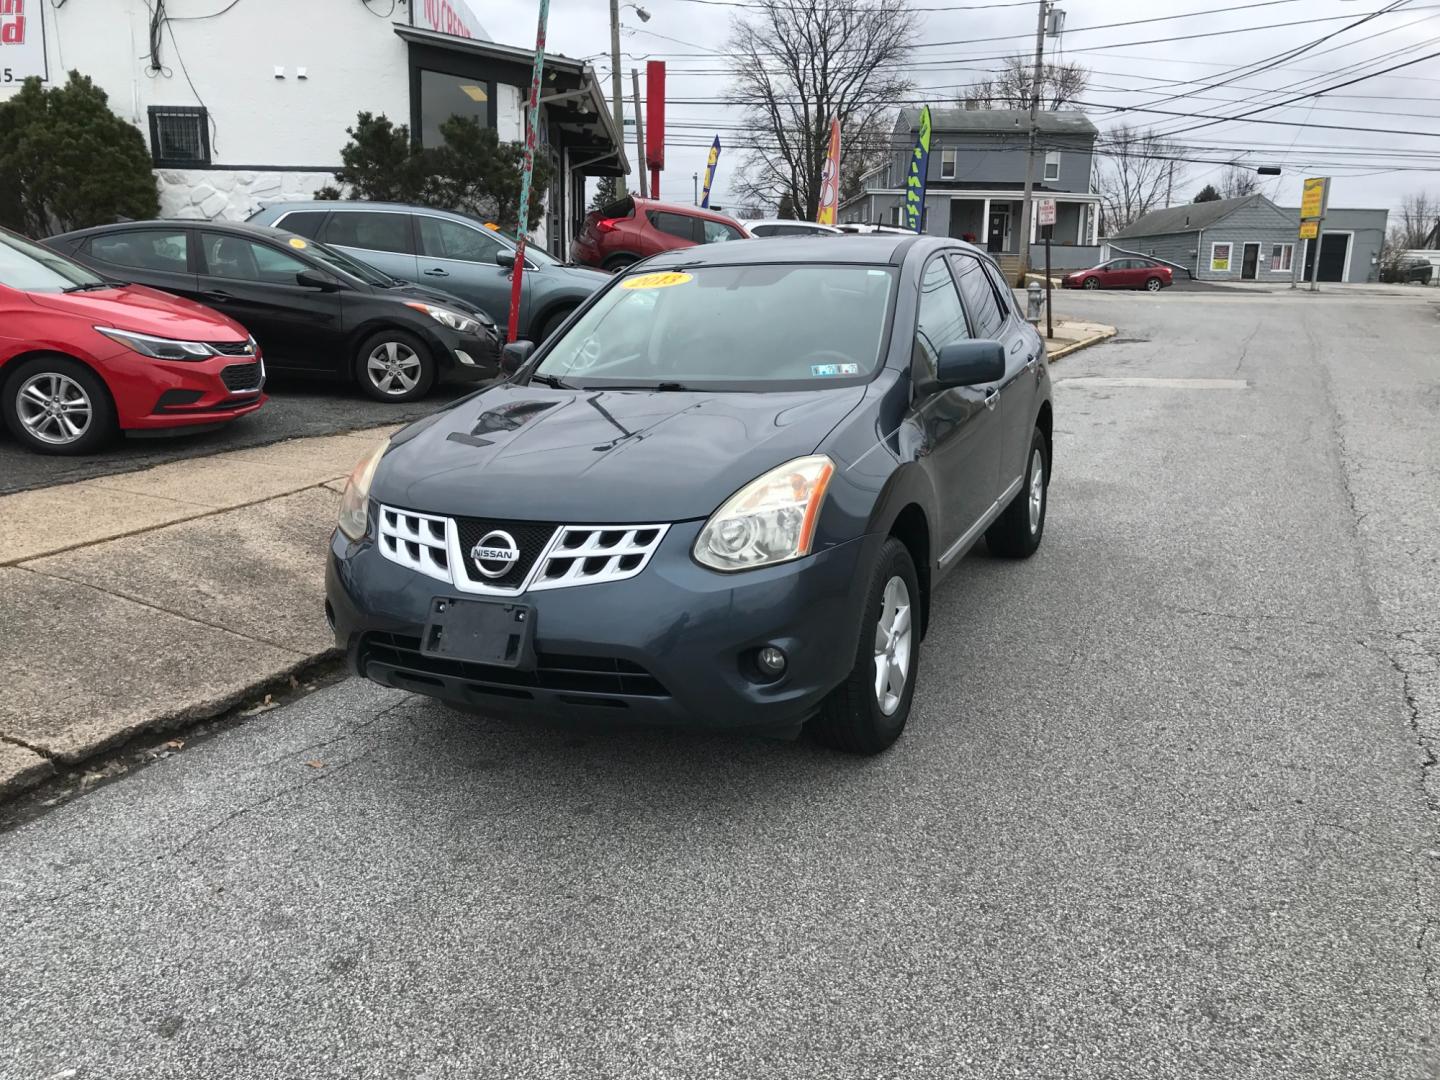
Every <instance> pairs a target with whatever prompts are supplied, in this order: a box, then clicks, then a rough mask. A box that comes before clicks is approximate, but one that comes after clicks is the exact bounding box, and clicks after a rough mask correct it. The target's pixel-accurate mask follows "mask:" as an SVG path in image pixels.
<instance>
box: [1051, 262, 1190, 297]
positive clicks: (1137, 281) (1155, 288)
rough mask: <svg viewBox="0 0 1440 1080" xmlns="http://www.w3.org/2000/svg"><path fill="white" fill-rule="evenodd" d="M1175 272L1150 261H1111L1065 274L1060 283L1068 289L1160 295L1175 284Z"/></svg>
mask: <svg viewBox="0 0 1440 1080" xmlns="http://www.w3.org/2000/svg"><path fill="white" fill-rule="evenodd" d="M1174 274H1175V272H1174V271H1173V270H1171V269H1170V267H1168V266H1161V265H1160V264H1159V263H1155V262H1151V261H1150V260H1149V259H1111V260H1110V261H1109V262H1104V263H1101V264H1100V265H1099V266H1092V267H1091V268H1090V269H1089V270H1076V271H1075V272H1074V273H1073V274H1066V275H1065V277H1064V278H1063V279H1062V280H1061V282H1060V284H1061V286H1062V287H1063V288H1066V289H1148V290H1149V291H1150V292H1159V291H1160V290H1161V289H1163V288H1165V287H1166V286H1167V285H1172V284H1174V280H1173V279H1174Z"/></svg>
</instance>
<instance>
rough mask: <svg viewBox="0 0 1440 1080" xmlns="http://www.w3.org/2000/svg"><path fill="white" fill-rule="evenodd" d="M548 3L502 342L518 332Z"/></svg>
mask: <svg viewBox="0 0 1440 1080" xmlns="http://www.w3.org/2000/svg"><path fill="white" fill-rule="evenodd" d="M549 19H550V0H540V28H539V29H538V30H536V31H535V67H534V70H533V71H532V72H531V75H530V107H529V108H528V109H527V110H526V114H525V164H524V168H523V169H522V171H521V173H520V213H519V218H518V221H519V224H518V225H517V227H516V230H515V239H516V241H517V243H516V245H515V269H514V270H512V271H511V272H510V323H509V326H508V331H509V332H508V334H507V335H506V338H505V340H507V341H514V340H515V335H516V334H518V333H519V332H520V278H521V275H522V274H523V273H524V272H525V240H526V238H527V236H528V234H529V231H530V177H531V175H532V174H533V173H534V172H535V144H536V142H537V141H538V139H539V134H538V133H539V129H540V77H541V76H542V75H543V74H544V73H545V24H546V22H548V21H549Z"/></svg>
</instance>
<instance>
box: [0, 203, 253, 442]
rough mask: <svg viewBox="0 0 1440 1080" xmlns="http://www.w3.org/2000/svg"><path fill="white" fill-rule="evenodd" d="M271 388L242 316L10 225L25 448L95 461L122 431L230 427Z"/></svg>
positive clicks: (4, 246) (17, 429)
mask: <svg viewBox="0 0 1440 1080" xmlns="http://www.w3.org/2000/svg"><path fill="white" fill-rule="evenodd" d="M264 385H265V362H264V360H262V359H261V357H260V350H259V348H258V347H257V346H256V344H255V339H254V338H252V337H251V336H250V335H249V334H248V333H247V332H246V330H245V328H244V327H243V326H241V325H240V324H239V323H237V322H236V321H235V320H234V319H230V318H227V317H225V316H224V315H221V314H220V313H219V312H215V311H211V310H210V309H209V308H207V307H203V306H202V305H200V304H197V303H194V302H193V301H190V300H182V299H180V298H179V297H177V296H171V295H170V294H169V293H164V292H159V291H157V290H155V289H147V288H144V287H143V286H139V285H125V284H122V283H118V282H114V281H107V280H106V279H104V278H102V277H101V276H100V275H98V274H96V273H94V272H93V271H91V270H87V269H86V268H85V267H83V266H81V265H79V264H78V263H74V262H71V261H70V260H69V259H67V258H65V257H64V256H63V255H58V254H56V253H55V252H53V251H51V250H50V249H49V248H44V247H41V246H40V245H39V244H34V243H31V242H30V241H29V240H26V239H24V238H23V237H21V236H17V235H16V234H15V233H12V232H8V231H7V230H5V229H0V415H3V417H4V420H5V426H6V427H8V428H9V429H10V431H11V433H12V434H13V435H14V436H15V438H16V439H18V440H19V441H20V442H21V443H22V444H23V445H25V446H27V447H29V448H30V449H32V450H39V451H41V452H42V453H50V454H84V453H89V452H91V451H93V450H96V449H98V448H99V447H100V446H101V445H103V444H104V443H105V442H106V441H107V440H108V439H110V438H111V437H113V436H114V434H115V433H116V432H117V431H121V430H129V431H137V430H141V429H156V428H196V427H210V426H214V425H217V424H221V423H227V422H229V421H231V420H234V419H235V418H236V417H239V416H244V415H246V414H247V413H252V412H254V411H255V410H256V409H258V408H260V406H261V405H263V404H264V403H265V394H264V393H263V392H262V388H263V387H264Z"/></svg>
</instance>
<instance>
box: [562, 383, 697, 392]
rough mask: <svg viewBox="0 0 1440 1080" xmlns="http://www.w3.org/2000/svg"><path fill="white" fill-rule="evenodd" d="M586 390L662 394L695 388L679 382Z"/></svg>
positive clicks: (590, 387)
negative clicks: (648, 391) (641, 391)
mask: <svg viewBox="0 0 1440 1080" xmlns="http://www.w3.org/2000/svg"><path fill="white" fill-rule="evenodd" d="M585 389H587V390H658V391H660V392H661V393H674V392H676V391H685V390H690V389H693V388H692V387H689V386H686V385H685V384H684V383H678V382H657V383H636V384H635V385H633V386H631V385H629V384H626V385H623V386H609V385H606V386H587V387H586V388H585Z"/></svg>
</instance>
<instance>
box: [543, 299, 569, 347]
mask: <svg viewBox="0 0 1440 1080" xmlns="http://www.w3.org/2000/svg"><path fill="white" fill-rule="evenodd" d="M574 310H575V309H574V308H573V307H569V308H561V309H560V310H559V311H557V312H555V313H554V314H553V315H548V316H546V318H545V321H544V322H543V323H541V324H540V333H539V335H538V336H537V337H536V338H535V345H536V347H537V348H538V347H539V346H540V345H541V344H542V343H543V342H544V341H545V340H546V339H547V338H549V337H551V336H552V335H553V334H554V333H555V331H556V330H559V329H560V324H561V323H563V322H564V321H565V320H566V319H568V318H569V317H570V315H571V313H572V312H574Z"/></svg>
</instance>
